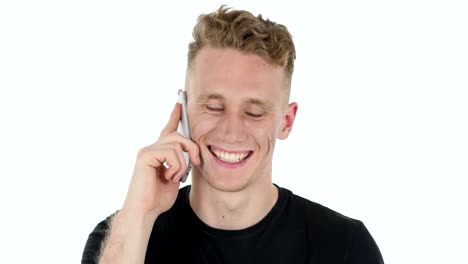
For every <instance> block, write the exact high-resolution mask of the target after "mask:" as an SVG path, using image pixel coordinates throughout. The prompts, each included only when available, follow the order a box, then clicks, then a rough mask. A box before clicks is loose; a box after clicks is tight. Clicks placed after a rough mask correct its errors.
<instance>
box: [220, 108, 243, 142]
mask: <svg viewBox="0 0 468 264" xmlns="http://www.w3.org/2000/svg"><path fill="white" fill-rule="evenodd" d="M218 128H219V132H220V137H221V138H222V139H223V140H224V141H225V142H226V143H232V144H234V143H238V142H242V141H244V140H245V139H246V137H247V134H246V130H245V126H244V121H243V119H242V117H240V116H238V115H237V114H235V113H230V114H226V115H225V118H223V119H222V120H221V122H220V123H219V127H218Z"/></svg>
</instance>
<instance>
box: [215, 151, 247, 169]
mask: <svg viewBox="0 0 468 264" xmlns="http://www.w3.org/2000/svg"><path fill="white" fill-rule="evenodd" d="M209 151H210V150H209ZM210 153H211V155H212V156H213V159H214V160H215V161H216V163H218V164H219V165H221V166H222V167H225V168H230V169H236V168H239V167H242V166H244V165H245V163H247V160H249V159H250V157H251V156H252V153H249V155H248V156H247V158H245V159H243V160H242V161H239V162H236V163H230V162H225V161H222V160H220V159H218V157H216V155H215V154H214V153H213V152H211V151H210Z"/></svg>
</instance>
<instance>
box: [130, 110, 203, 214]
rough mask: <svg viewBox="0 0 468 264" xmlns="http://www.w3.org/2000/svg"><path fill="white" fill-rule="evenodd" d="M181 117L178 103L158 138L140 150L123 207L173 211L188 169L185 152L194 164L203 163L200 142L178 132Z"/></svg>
mask: <svg viewBox="0 0 468 264" xmlns="http://www.w3.org/2000/svg"><path fill="white" fill-rule="evenodd" d="M180 116H181V105H180V104H178V103H177V104H176V105H175V107H174V110H173V111H172V114H171V117H170V119H169V122H168V123H167V125H166V127H165V128H164V129H163V130H162V132H161V135H160V137H159V139H158V141H157V142H156V143H154V144H152V145H150V146H147V147H145V148H143V149H141V150H140V151H139V153H138V157H137V160H136V164H135V168H134V171H133V176H132V180H131V182H130V187H129V190H128V194H127V198H126V200H125V203H124V206H123V208H122V210H124V211H125V210H128V211H129V212H133V213H138V214H143V215H145V216H146V215H154V216H157V215H159V214H161V213H163V212H165V211H167V210H169V209H170V208H171V207H172V205H173V204H174V202H175V199H176V198H177V193H178V190H179V185H180V179H181V177H182V176H183V174H184V173H185V171H186V170H187V165H186V163H185V159H184V156H183V154H182V151H185V152H188V153H189V156H190V160H191V161H192V163H193V164H194V165H199V164H200V157H199V148H198V145H197V144H196V143H195V142H193V141H192V140H190V139H187V138H185V137H183V136H182V135H180V134H179V133H178V132H177V127H178V125H179V120H180Z"/></svg>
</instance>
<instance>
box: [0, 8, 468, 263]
mask: <svg viewBox="0 0 468 264" xmlns="http://www.w3.org/2000/svg"><path fill="white" fill-rule="evenodd" d="M193 2H197V3H196V4H195V3H192V2H189V1H187V2H178V1H174V2H173V3H172V4H157V3H156V1H134V2H130V1H126V2H124V1H94V0H93V1H2V2H1V3H0V126H1V127H0V221H1V222H0V223H1V224H0V248H1V253H0V263H79V262H80V259H81V254H82V250H83V247H84V244H85V242H86V239H87V236H88V234H89V233H90V232H91V231H92V229H93V228H94V227H95V225H96V224H97V223H98V222H99V221H101V220H102V219H104V218H105V217H107V216H108V215H110V214H111V213H113V212H114V211H115V210H117V209H118V208H119V207H120V206H121V204H122V202H123V200H124V198H125V195H126V191H127V186H128V183H129V179H130V176H131V172H132V169H133V163H134V160H135V157H136V153H137V151H138V150H139V149H140V148H141V147H144V146H146V145H148V144H151V143H153V142H154V141H155V140H156V139H157V137H158V135H159V132H160V130H161V129H162V127H163V126H164V125H165V123H166V121H167V119H168V117H169V113H170V111H171V109H172V106H173V104H174V102H175V101H176V98H177V90H178V89H180V88H183V85H184V76H185V63H186V52H187V44H188V42H189V41H190V40H191V30H192V28H193V25H194V23H195V21H196V18H197V15H198V14H201V13H206V12H211V11H213V10H215V9H217V8H218V7H219V6H220V4H221V2H218V1H193ZM250 2H251V1H231V2H226V4H228V5H229V6H231V7H234V8H237V9H248V10H250V11H251V12H252V13H254V14H255V15H257V14H259V13H261V14H262V15H263V16H264V17H266V18H269V19H271V20H273V21H276V22H279V23H282V24H285V25H286V26H288V28H289V30H290V32H291V33H292V35H293V37H294V40H295V43H296V48H297V61H296V71H295V74H294V79H293V87H292V98H291V99H292V100H293V101H297V102H298V103H299V111H298V115H297V119H296V123H295V126H294V129H293V132H292V134H291V136H290V138H289V139H287V140H286V141H281V142H278V145H277V149H276V153H275V158H274V161H275V163H274V175H273V177H274V182H275V183H277V184H279V185H281V186H284V187H286V188H288V189H290V190H292V191H294V192H295V193H296V194H299V195H301V196H304V197H306V198H309V199H311V200H313V201H315V202H318V203H321V204H323V205H325V206H328V207H330V208H332V209H334V210H336V211H339V212H341V213H343V214H345V215H348V216H350V217H353V218H357V219H360V220H362V221H363V222H364V223H365V224H366V226H367V227H368V229H369V230H370V232H371V233H372V235H373V236H374V238H375V240H376V241H377V243H378V245H379V246H380V249H381V251H382V254H383V256H384V259H385V260H386V263H400V264H401V263H467V261H468V260H467V257H466V254H465V253H466V250H467V248H468V241H467V240H468V228H467V223H468V214H467V202H466V201H467V200H468V195H467V190H466V189H467V184H466V183H465V179H464V178H466V177H467V176H468V140H467V135H468V106H467V105H468V104H467V101H468V96H467V89H468V77H467V76H468V52H467V50H468V48H467V47H468V16H467V14H468V9H467V6H466V4H464V3H463V2H465V1H408V0H405V1H385V2H384V1H312V2H308V3H307V5H305V3H306V1H304V2H294V1H278V2H274V1H255V3H250ZM252 2H253V1H252Z"/></svg>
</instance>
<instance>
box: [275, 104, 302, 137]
mask: <svg viewBox="0 0 468 264" xmlns="http://www.w3.org/2000/svg"><path fill="white" fill-rule="evenodd" d="M297 108H298V105H297V103H295V102H293V103H290V104H289V105H288V109H287V110H286V113H285V115H284V117H283V125H282V127H281V131H280V133H279V135H278V138H279V139H286V138H288V136H289V134H290V133H291V130H292V127H293V124H294V120H295V119H296V113H297Z"/></svg>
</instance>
